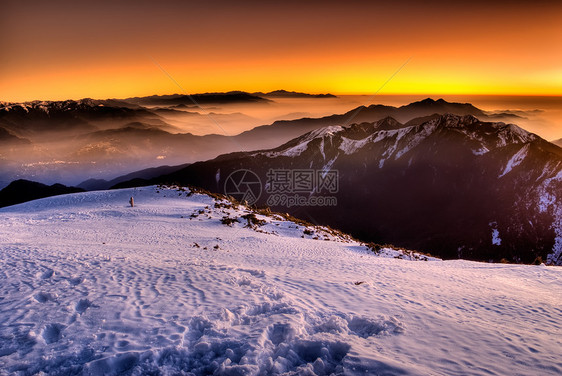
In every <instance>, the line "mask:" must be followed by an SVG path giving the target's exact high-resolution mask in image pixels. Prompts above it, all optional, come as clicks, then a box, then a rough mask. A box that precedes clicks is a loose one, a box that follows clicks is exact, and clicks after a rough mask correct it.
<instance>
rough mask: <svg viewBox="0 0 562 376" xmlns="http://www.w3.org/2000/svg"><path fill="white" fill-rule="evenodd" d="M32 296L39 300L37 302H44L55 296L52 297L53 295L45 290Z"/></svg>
mask: <svg viewBox="0 0 562 376" xmlns="http://www.w3.org/2000/svg"><path fill="white" fill-rule="evenodd" d="M33 298H34V299H35V300H36V301H37V302H39V303H46V302H48V301H49V300H54V299H55V298H54V297H53V295H51V294H49V293H47V292H39V293H37V294H35V295H33Z"/></svg>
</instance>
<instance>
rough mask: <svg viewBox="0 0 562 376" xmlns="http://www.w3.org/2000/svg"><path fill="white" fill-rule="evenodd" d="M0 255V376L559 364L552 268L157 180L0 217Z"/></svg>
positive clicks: (490, 371) (446, 370)
mask: <svg viewBox="0 0 562 376" xmlns="http://www.w3.org/2000/svg"><path fill="white" fill-rule="evenodd" d="M131 196H133V197H134V199H135V207H134V208H132V207H130V206H129V205H128V200H129V198H130V197H131ZM252 214H253V216H252ZM243 216H246V217H243ZM226 218H230V219H232V221H230V220H226ZM0 252H1V257H0V286H1V287H2V294H1V296H0V323H1V325H0V374H2V375H8V374H16V375H33V374H55V375H80V374H85V375H88V374H91V375H98V374H109V375H111V374H113V375H117V374H126V375H128V374H131V375H142V374H151V375H159V374H162V375H208V374H216V375H262V374H285V375H297V374H298V375H329V374H348V375H365V374H369V375H378V374H380V375H559V374H561V373H562V357H561V356H560V349H561V348H562V336H561V335H560V334H561V328H562V320H560V317H561V315H562V307H561V305H560V302H561V301H562V292H561V291H562V273H561V270H560V269H559V268H556V267H544V266H542V267H540V266H528V265H502V264H485V263H476V262H468V261H440V260H436V259H429V260H430V261H427V262H426V261H406V260H402V259H399V258H409V259H422V260H423V259H424V257H423V256H420V255H415V254H410V253H405V252H401V251H397V250H394V249H391V248H383V249H382V250H380V252H379V255H376V254H375V253H374V252H372V251H370V250H368V249H367V247H366V246H365V245H363V244H361V243H359V242H356V241H354V240H352V239H350V238H349V237H347V236H345V235H342V234H339V233H337V232H335V231H332V230H330V229H327V228H318V227H314V226H306V225H304V224H300V223H294V222H291V221H287V220H285V219H283V218H282V217H281V216H279V215H269V216H266V215H261V214H259V213H252V212H250V211H249V209H246V208H244V207H241V206H239V207H233V206H231V205H230V204H229V203H228V202H222V201H219V200H217V199H213V198H210V197H209V196H206V195H202V194H190V193H189V192H188V191H185V190H181V189H179V190H178V189H163V188H158V187H147V188H137V189H125V190H114V191H102V192H88V193H80V194H73V195H65V196H58V197H52V198H47V199H42V200H37V201H32V202H28V203H25V204H21V205H17V206H12V207H7V208H3V209H0ZM381 256H386V257H381Z"/></svg>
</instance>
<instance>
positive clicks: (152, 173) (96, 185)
mask: <svg viewBox="0 0 562 376" xmlns="http://www.w3.org/2000/svg"><path fill="white" fill-rule="evenodd" d="M188 165H189V163H187V164H182V165H179V166H159V167H152V168H146V169H143V170H139V171H135V172H131V173H130V174H126V175H122V176H118V177H116V178H114V179H111V180H105V179H88V180H85V181H83V182H82V183H80V184H78V185H77V187H78V188H82V189H85V190H87V191H96V190H104V189H109V188H111V187H113V186H114V185H116V184H119V183H121V182H124V181H129V180H133V179H145V180H146V179H152V178H155V177H158V176H161V175H166V174H171V173H173V172H176V171H178V170H181V169H182V168H185V167H187V166H188Z"/></svg>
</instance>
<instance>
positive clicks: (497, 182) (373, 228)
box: [119, 101, 562, 263]
mask: <svg viewBox="0 0 562 376" xmlns="http://www.w3.org/2000/svg"><path fill="white" fill-rule="evenodd" d="M424 104H425V105H429V107H430V108H432V107H433V108H435V107H434V105H437V106H439V105H441V104H442V105H445V104H444V103H441V104H440V103H438V102H437V103H430V102H428V101H424V102H423V103H417V104H413V107H414V108H416V109H421V108H424V107H423V105H424ZM379 108H380V107H374V108H372V109H371V111H379V110H378V109H379ZM464 108H465V109H466V110H467V112H468V111H473V109H472V108H471V107H470V106H464ZM394 111H397V112H398V110H394ZM424 111H429V112H431V111H432V110H430V109H426V110H424ZM416 113H418V114H420V113H421V114H423V113H424V112H423V111H422V110H420V111H418V112H416ZM365 116H373V113H372V112H370V111H367V114H364V115H362V116H361V117H360V116H359V115H358V116H357V117H358V118H359V119H360V120H362V119H365ZM311 121H312V120H311ZM241 169H246V170H250V171H252V172H253V173H255V174H256V175H257V176H258V177H259V178H260V180H261V183H262V184H263V187H262V188H263V191H266V187H267V186H266V182H268V172H270V170H275V171H287V170H290V171H295V170H297V171H307V170H313V171H316V172H317V171H321V172H324V173H327V172H328V171H332V170H337V171H338V184H339V187H338V189H337V190H336V191H335V192H332V193H331V196H333V197H335V198H336V199H337V205H335V206H293V207H286V206H283V205H270V206H272V209H274V210H276V211H283V212H285V211H286V212H289V213H291V214H293V215H295V216H297V217H301V218H305V219H308V220H311V221H314V222H317V223H320V224H324V225H330V226H333V227H335V228H338V229H341V230H343V231H346V232H349V233H351V234H353V235H355V236H357V237H358V238H360V239H361V240H364V241H372V242H377V243H392V244H395V245H398V246H403V247H406V248H411V249H416V250H420V251H426V252H431V253H433V254H436V255H438V256H441V257H445V258H466V259H474V260H482V261H488V260H494V261H500V260H502V259H506V260H508V261H515V262H525V263H532V262H541V261H547V260H548V262H550V263H562V204H561V203H562V149H560V148H559V147H558V146H556V145H554V144H552V143H549V142H547V141H545V140H543V139H542V138H540V137H538V136H536V135H534V134H531V133H528V132H526V131H525V130H523V129H521V128H519V127H517V126H515V125H508V124H504V123H497V122H485V121H481V120H479V119H478V118H476V117H474V116H472V115H471V114H465V115H452V114H445V115H439V116H430V117H428V118H422V119H415V120H410V122H409V123H406V124H402V123H401V122H399V121H398V120H396V119H394V118H391V117H386V118H384V119H381V120H378V121H375V122H362V123H359V124H353V125H350V126H345V127H344V126H341V125H333V126H329V127H324V128H320V129H316V130H314V131H312V132H309V133H307V134H305V135H303V136H300V137H297V138H295V139H293V140H291V141H289V142H287V143H285V144H284V145H282V146H279V147H277V148H273V149H270V150H263V151H257V152H238V153H233V154H228V155H222V156H220V157H218V158H216V159H214V160H210V161H206V162H198V163H194V164H192V165H189V166H187V167H186V168H183V169H181V170H179V171H176V172H174V173H172V174H168V175H164V176H161V177H159V178H156V179H151V180H148V181H144V182H143V181H138V180H137V181H135V182H134V183H132V184H131V185H139V184H154V183H166V182H179V183H182V184H192V185H195V186H200V187H203V188H206V189H209V190H211V191H215V192H221V193H222V192H224V189H225V187H226V185H225V184H227V179H228V178H229V176H231V174H232V173H233V172H235V171H237V170H241ZM268 184H271V182H269V183H268ZM127 185H128V183H121V184H120V185H119V186H127ZM291 194H292V192H291ZM322 194H325V193H322ZM322 194H321V193H318V192H316V191H313V192H305V193H304V194H301V195H304V196H305V197H306V198H307V199H309V197H311V196H315V197H318V196H322ZM270 196H271V195H268V194H266V193H265V192H264V193H263V194H262V195H261V196H260V197H259V200H258V201H257V205H265V204H267V203H268V198H269V197H270Z"/></svg>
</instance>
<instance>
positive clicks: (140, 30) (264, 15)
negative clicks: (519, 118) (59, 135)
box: [0, 0, 562, 101]
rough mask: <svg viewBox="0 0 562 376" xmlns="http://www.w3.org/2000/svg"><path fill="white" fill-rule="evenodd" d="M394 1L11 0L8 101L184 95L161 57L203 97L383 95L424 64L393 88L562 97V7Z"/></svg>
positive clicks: (5, 47) (2, 69) (7, 4)
mask: <svg viewBox="0 0 562 376" xmlns="http://www.w3.org/2000/svg"><path fill="white" fill-rule="evenodd" d="M116 3H117V4H116ZM302 3H304V4H302ZM388 3H390V2H388V1H387V2H385V3H382V2H379V3H378V4H377V2H374V1H369V2H366V1H352V0H347V1H324V2H316V1H308V2H305V1H301V2H297V1H284V2H279V4H270V3H267V2H265V1H240V2H235V1H191V2H190V1H159V2H151V1H83V2H77V1H70V0H66V1H56V0H55V1H48V2H45V1H5V0H0V6H1V8H0V9H1V13H0V35H2V38H0V51H1V53H0V100H5V101H24V100H33V99H51V100H52V99H68V98H82V97H93V98H108V97H128V96H136V95H150V94H170V93H176V92H180V89H179V88H178V87H177V86H176V84H175V83H174V82H173V81H172V80H171V79H170V78H168V77H167V76H166V75H165V74H164V73H163V72H162V71H161V70H160V69H159V67H158V66H157V65H156V64H155V63H154V62H155V61H156V62H157V63H158V64H159V65H161V66H162V67H163V68H164V69H165V70H166V71H167V72H168V73H169V74H170V75H171V76H172V77H173V78H174V79H175V80H176V81H177V82H178V83H179V84H180V85H181V86H182V87H183V89H185V91H187V92H190V93H195V92H206V91H227V90H245V91H266V90H275V89H280V88H283V89H288V90H298V91H307V92H333V93H373V92H374V91H376V90H377V89H378V88H379V87H380V86H381V85H382V84H383V83H384V82H385V81H386V80H387V79H388V78H389V77H390V76H391V75H392V74H393V73H394V72H395V71H396V70H397V69H398V68H399V67H400V66H401V65H402V64H403V63H404V62H405V61H407V60H408V59H411V60H410V61H409V63H408V64H407V65H406V66H405V67H404V68H403V69H402V70H401V71H400V72H399V73H398V74H397V75H396V76H395V77H394V78H393V79H392V80H391V81H390V82H389V83H388V84H387V85H386V86H385V87H384V89H383V90H382V91H381V93H385V94H389V93H424V94H527V95H529V94H531V95H533V94H537V95H539V94H543V95H562V48H561V47H560V46H562V22H561V20H562V5H560V4H557V2H555V1H552V2H549V1H534V2H529V4H513V3H510V2H507V1H504V2H499V3H498V2H495V4H493V5H491V4H490V3H492V1H481V0H477V1H472V2H466V3H462V4H461V3H457V4H451V2H446V1H425V2H423V4H417V2H397V3H394V4H388ZM420 3H421V2H420ZM558 3H560V2H558Z"/></svg>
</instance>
